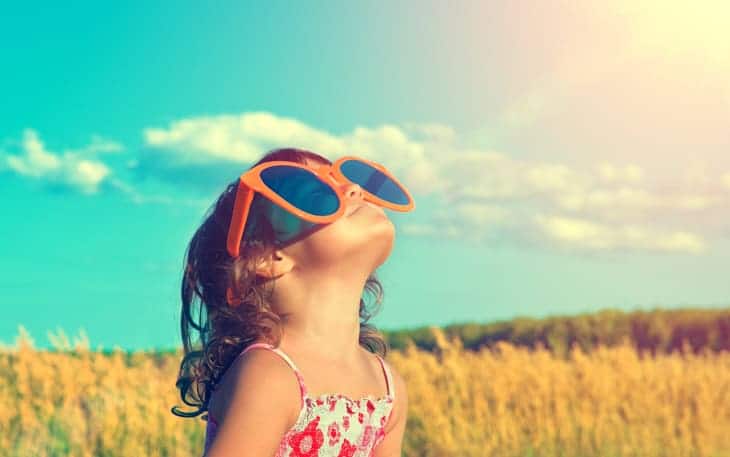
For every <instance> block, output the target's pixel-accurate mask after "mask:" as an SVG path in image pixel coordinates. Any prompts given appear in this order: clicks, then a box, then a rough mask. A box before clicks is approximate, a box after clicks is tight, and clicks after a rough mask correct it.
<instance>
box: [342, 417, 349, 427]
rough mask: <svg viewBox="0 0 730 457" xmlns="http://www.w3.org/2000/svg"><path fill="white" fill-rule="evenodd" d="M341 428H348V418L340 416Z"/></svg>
mask: <svg viewBox="0 0 730 457" xmlns="http://www.w3.org/2000/svg"><path fill="white" fill-rule="evenodd" d="M342 428H344V429H345V430H348V429H349V428H350V416H342Z"/></svg>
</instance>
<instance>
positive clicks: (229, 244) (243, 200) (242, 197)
mask: <svg viewBox="0 0 730 457" xmlns="http://www.w3.org/2000/svg"><path fill="white" fill-rule="evenodd" d="M253 196H254V191H253V190H251V189H250V188H249V187H248V186H247V185H245V184H243V183H240V184H239V185H238V190H237V193H236V201H235V203H234V205H233V214H232V215H231V225H230V228H229V230H228V240H227V241H226V249H227V250H228V254H230V256H231V257H233V258H236V257H238V256H239V255H240V252H239V250H240V245H241V237H242V236H243V230H244V228H245V227H246V220H247V219H248V212H249V210H250V209H251V202H252V201H253Z"/></svg>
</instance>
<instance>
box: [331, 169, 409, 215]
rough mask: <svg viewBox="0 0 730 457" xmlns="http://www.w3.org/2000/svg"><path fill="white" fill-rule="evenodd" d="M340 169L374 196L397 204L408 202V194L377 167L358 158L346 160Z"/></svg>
mask: <svg viewBox="0 0 730 457" xmlns="http://www.w3.org/2000/svg"><path fill="white" fill-rule="evenodd" d="M340 170H341V171H342V174H343V175H345V177H347V179H349V180H350V181H352V182H354V183H356V184H359V185H360V187H362V188H363V189H365V190H367V191H368V192H370V193H371V194H373V195H375V196H376V197H378V198H381V199H383V200H386V201H388V202H391V203H395V204H397V205H407V204H408V196H407V195H406V194H405V192H403V190H402V189H401V188H400V186H399V185H398V184H397V183H396V182H395V181H393V180H392V179H390V178H389V177H388V176H387V175H385V174H384V173H382V172H381V171H380V170H378V169H377V168H373V167H371V166H370V165H368V164H366V163H365V162H360V161H359V160H347V161H345V162H344V163H343V164H342V166H341V167H340Z"/></svg>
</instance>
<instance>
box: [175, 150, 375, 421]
mask: <svg viewBox="0 0 730 457" xmlns="http://www.w3.org/2000/svg"><path fill="white" fill-rule="evenodd" d="M272 160H285V161H290V162H298V163H302V164H305V163H306V161H307V160H312V161H319V162H322V163H326V164H330V165H331V164H332V162H330V161H329V160H328V159H326V158H324V157H322V156H320V155H319V154H316V153H314V152H311V151H308V150H304V149H297V148H281V149H274V150H271V151H269V152H268V153H267V154H266V155H264V157H263V158H261V159H260V160H259V161H258V162H257V163H255V164H254V165H252V166H251V168H253V167H255V166H256V165H258V164H261V163H263V162H268V161H272ZM238 182H239V181H238V179H236V180H235V181H233V182H231V183H230V184H228V186H227V187H226V188H225V190H224V191H223V193H222V194H221V195H220V196H219V197H218V199H217V201H216V202H215V204H214V205H211V207H210V208H209V209H208V210H207V211H206V213H205V215H204V217H203V223H202V224H201V226H200V227H199V228H198V229H197V230H196V231H195V233H194V234H193V237H192V239H191V240H190V243H189V244H188V246H187V249H186V252H185V258H184V262H183V265H184V271H183V278H182V288H181V298H182V309H181V316H180V332H181V336H182V342H183V348H184V355H183V359H182V361H181V363H180V370H179V372H178V378H177V381H176V383H175V386H176V387H177V388H178V389H179V390H180V397H181V399H182V401H183V402H184V403H185V404H187V405H189V406H193V407H196V408H198V409H197V410H196V411H191V412H185V411H182V410H180V409H178V407H177V406H173V407H172V409H171V411H172V413H173V414H174V415H176V416H180V417H195V416H198V415H200V414H202V413H203V412H206V411H208V402H209V400H210V393H211V392H212V390H213V389H214V388H215V387H216V385H217V384H218V382H220V379H221V377H222V375H223V373H224V372H225V371H226V369H227V368H228V367H229V366H230V365H231V363H232V362H233V361H234V359H235V358H236V357H237V356H238V355H239V354H240V353H241V351H243V350H244V349H245V348H246V347H248V346H249V345H250V344H252V343H253V342H254V341H256V340H258V339H264V340H266V341H268V342H270V343H271V344H273V345H274V346H277V347H278V345H279V343H280V341H281V328H280V325H279V324H280V317H279V316H278V315H277V314H276V313H275V312H274V311H272V308H271V306H270V301H269V298H270V293H271V290H272V288H273V286H274V281H275V280H274V279H268V278H264V277H262V276H259V275H256V266H257V265H258V264H259V262H261V261H265V262H270V261H271V257H272V254H273V253H274V251H275V250H276V249H280V248H281V247H282V244H281V243H280V242H279V241H278V240H277V238H276V236H275V229H274V227H273V226H272V224H271V222H270V221H269V220H268V217H267V216H266V215H267V214H269V213H268V210H269V209H270V208H271V205H274V203H272V202H271V201H269V200H268V199H266V198H264V197H262V196H261V195H260V194H258V193H256V194H255V197H254V199H253V201H252V204H251V209H250V211H249V221H248V222H247V224H246V231H245V232H244V234H243V236H242V239H241V252H244V253H245V255H241V256H239V257H238V258H236V259H232V258H231V257H230V256H229V254H228V252H227V251H226V238H227V236H228V226H229V224H230V219H231V214H232V212H233V202H234V200H235V197H236V190H237V188H238ZM253 220H255V223H254V222H253ZM297 239H299V238H297ZM295 240H296V239H295ZM290 242H292V241H288V242H287V243H290ZM228 287H231V289H232V290H233V291H238V292H237V294H236V297H235V298H238V299H240V300H241V304H240V305H238V306H236V307H231V306H229V305H228V302H227V301H226V289H227V288H228ZM365 293H369V294H370V295H371V296H372V297H374V307H375V308H374V309H371V308H370V305H368V304H367V303H366V301H365V300H364V298H363V297H362V296H361V298H360V310H359V317H360V337H359V344H360V346H362V347H364V348H365V349H367V350H368V351H370V352H374V353H377V354H379V355H380V356H381V357H385V355H386V353H387V352H388V345H387V343H386V341H385V338H384V337H383V335H382V334H381V333H380V332H379V331H378V330H377V329H376V328H375V326H373V325H372V324H369V323H368V321H369V320H370V319H371V318H372V317H373V316H374V315H375V314H377V312H378V311H379V310H380V305H381V302H382V299H383V287H382V285H381V284H380V282H379V281H378V278H377V277H376V274H375V272H373V273H371V275H370V276H369V277H368V279H367V281H366V282H365V287H364V290H363V295H365ZM195 300H197V306H195V305H194V301H195ZM371 303H373V302H371ZM194 310H195V312H196V313H195V314H196V315H195V317H197V319H194V318H193V317H194V316H193V311H194ZM203 311H205V313H204V312H203ZM194 334H196V335H197V338H196V340H195V341H193V339H192V337H193V335H194ZM202 419H204V420H207V419H208V415H207V414H206V415H205V416H203V417H202Z"/></svg>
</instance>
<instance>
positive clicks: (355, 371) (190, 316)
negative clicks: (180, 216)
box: [172, 148, 415, 457]
mask: <svg viewBox="0 0 730 457" xmlns="http://www.w3.org/2000/svg"><path fill="white" fill-rule="evenodd" d="M383 207H385V208H388V209H392V210H396V211H410V210H412V209H413V208H414V207H415V206H414V202H413V199H412V197H411V195H410V194H409V193H408V190H407V189H406V188H405V187H404V186H403V184H401V183H400V182H399V181H398V180H397V179H396V178H395V177H394V176H393V175H392V174H391V173H390V172H389V171H388V170H387V169H385V167H383V166H382V165H380V164H377V163H375V162H371V161H367V160H363V159H361V158H358V157H353V156H346V157H342V158H340V159H338V160H337V161H335V162H334V163H332V162H330V161H329V160H327V159H326V158H324V157H322V156H320V155H318V154H315V153H313V152H310V151H306V150H302V149H293V148H287V149H278V150H273V151H271V152H269V153H268V154H267V155H265V156H264V157H263V158H262V159H261V160H259V161H258V162H257V163H256V164H255V165H254V166H253V167H251V169H249V170H248V171H247V172H246V173H244V174H243V175H241V177H240V178H239V179H237V180H236V181H235V182H233V183H231V184H230V185H228V187H227V188H226V189H225V190H224V192H223V193H222V194H221V196H220V197H219V198H218V200H217V202H216V204H215V205H214V206H213V207H212V208H211V210H212V211H211V210H209V212H208V213H207V216H206V218H205V219H204V221H203V223H202V225H201V226H200V227H199V228H198V230H197V231H196V232H195V234H194V236H193V238H192V240H191V241H190V244H189V246H188V248H187V252H186V259H185V275H184V279H183V284H182V303H183V304H182V315H181V332H182V339H183V345H184V349H185V356H184V358H183V360H182V363H181V366H180V372H179V376H178V380H177V383H176V386H177V387H178V388H179V389H180V394H181V397H182V400H183V401H184V402H185V403H186V404H188V405H192V406H198V407H199V409H198V410H197V411H195V412H192V413H190V412H187V413H186V412H182V411H178V410H176V408H173V409H172V412H173V414H176V415H178V416H182V417H195V416H197V415H199V414H201V413H202V412H204V411H207V412H208V414H207V415H206V416H203V418H204V419H206V420H207V426H206V436H205V444H204V450H203V456H204V457H234V456H236V457H263V456H275V457H289V456H336V457H342V456H358V457H364V456H376V457H396V456H400V455H401V445H402V441H403V434H404V431H405V425H406V417H407V398H408V397H407V392H406V385H405V383H404V381H403V378H402V377H401V376H400V375H399V374H398V373H397V372H396V371H395V370H393V368H392V367H391V366H390V364H388V363H387V362H385V360H384V357H385V354H386V352H387V347H386V344H385V341H384V339H383V337H382V335H381V334H380V333H379V332H378V331H377V330H376V329H375V327H374V326H372V325H371V324H368V323H367V321H368V320H369V319H370V318H371V317H372V316H373V314H374V313H373V312H371V310H369V309H368V308H367V306H366V303H365V301H364V300H363V298H362V296H363V292H365V291H367V292H370V293H371V294H374V295H375V298H376V300H375V303H376V304H380V302H381V300H382V287H381V285H380V283H379V281H378V280H377V278H376V276H375V269H376V268H377V267H378V266H380V265H381V264H383V262H385V260H386V259H387V258H388V255H389V254H390V252H391V249H392V247H393V242H394V237H395V229H394V226H393V223H392V222H391V221H390V219H389V218H388V216H387V215H386V213H385V212H384V210H383V209H382V208H383ZM194 298H197V299H198V307H197V317H198V319H197V320H194V312H193V311H194V307H193V305H192V303H193V299H194ZM203 311H205V313H203ZM194 332H198V334H199V338H198V339H199V345H200V346H199V347H200V350H193V344H194V342H193V341H191V334H192V333H194ZM255 349H260V350H255Z"/></svg>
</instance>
